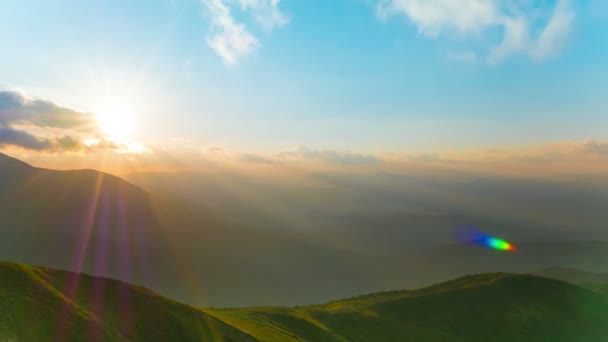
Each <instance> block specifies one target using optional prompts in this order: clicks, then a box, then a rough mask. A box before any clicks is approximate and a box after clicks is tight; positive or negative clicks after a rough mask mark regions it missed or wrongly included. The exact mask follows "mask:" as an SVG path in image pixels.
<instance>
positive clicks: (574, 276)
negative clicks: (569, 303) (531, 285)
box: [532, 267, 608, 295]
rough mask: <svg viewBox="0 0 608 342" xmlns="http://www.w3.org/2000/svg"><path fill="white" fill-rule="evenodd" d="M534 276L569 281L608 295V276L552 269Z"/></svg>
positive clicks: (581, 271) (538, 272)
mask: <svg viewBox="0 0 608 342" xmlns="http://www.w3.org/2000/svg"><path fill="white" fill-rule="evenodd" d="M532 274H534V275H537V276H541V277H546V278H551V279H558V280H563V281H567V282H570V283H573V284H577V285H579V286H582V287H584V288H587V289H590V290H593V291H596V292H599V293H601V294H604V295H608V274H606V273H596V272H589V271H584V270H579V269H574V268H565V267H551V268H546V269H542V270H539V271H536V272H532Z"/></svg>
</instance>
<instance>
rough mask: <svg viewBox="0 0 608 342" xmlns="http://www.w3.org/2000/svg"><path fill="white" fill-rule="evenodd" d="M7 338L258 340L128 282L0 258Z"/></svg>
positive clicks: (0, 318) (0, 330) (1, 333)
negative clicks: (8, 261) (9, 261)
mask: <svg viewBox="0 0 608 342" xmlns="http://www.w3.org/2000/svg"><path fill="white" fill-rule="evenodd" d="M0 279H2V282H1V283H0V308H1V310H0V340H2V341H25V342H27V341H253V338H251V337H249V336H247V335H246V334H244V333H243V332H241V331H239V330H237V329H235V328H233V327H231V326H229V325H227V324H225V323H222V322H221V321H219V320H217V319H215V318H213V317H211V316H209V315H206V314H205V313H203V312H201V311H199V310H196V309H194V308H192V307H189V306H187V305H183V304H180V303H177V302H175V301H172V300H170V299H167V298H164V297H161V296H159V295H157V294H155V293H153V292H151V291H149V290H147V289H145V288H142V287H136V286H131V285H128V284H126V283H123V282H120V281H116V280H112V279H107V278H99V277H92V276H88V275H85V274H76V273H70V272H64V271H57V270H52V269H48V268H42V267H32V266H26V265H22V264H15V263H7V262H0Z"/></svg>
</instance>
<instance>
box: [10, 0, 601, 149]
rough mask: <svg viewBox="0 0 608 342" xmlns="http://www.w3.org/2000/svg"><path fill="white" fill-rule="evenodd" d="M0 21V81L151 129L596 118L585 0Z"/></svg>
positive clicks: (263, 4)
mask: <svg viewBox="0 0 608 342" xmlns="http://www.w3.org/2000/svg"><path fill="white" fill-rule="evenodd" d="M506 3H510V5H506ZM531 3H534V5H531ZM218 6H219V7H218ZM226 10H227V11H229V17H228V19H229V21H228V22H227V21H226V18H227V17H226ZM560 11H561V12H560ZM558 12H559V13H558ZM558 14H559V15H561V17H560V18H557V15H558ZM553 19H555V21H554V22H553V23H554V25H553V26H554V29H553V30H552V31H553V32H552V33H551V34H546V35H545V36H546V37H545V38H541V36H542V35H543V32H544V31H545V30H547V28H548V27H549V26H550V24H551V23H552V20H553ZM560 20H561V21H560ZM555 23H557V24H555ZM517 25H522V26H521V27H525V28H524V29H522V28H521V27H520V26H517ZM0 30H1V31H0V32H2V33H1V35H0V39H1V40H2V45H3V46H4V47H5V48H4V49H3V53H2V54H0V74H1V75H3V78H2V79H1V80H0V86H1V87H2V88H3V89H19V90H20V91H22V92H23V93H25V94H28V96H32V97H42V98H48V99H52V100H53V101H56V102H58V103H60V104H61V105H62V106H65V107H69V108H75V109H78V110H82V111H95V110H96V108H98V107H99V106H100V105H103V103H106V102H112V101H119V102H121V103H128V106H129V108H130V112H131V113H132V116H133V118H132V121H133V125H134V128H133V129H132V133H131V135H132V136H133V138H134V139H137V140H139V141H142V142H145V143H148V144H156V145H162V144H165V143H167V142H168V141H174V140H176V138H177V139H178V140H180V141H185V142H188V144H190V145H194V146H201V147H203V146H222V147H225V148H229V149H234V150H240V151H249V152H268V151H274V152H278V151H281V150H284V149H289V148H293V147H295V146H299V145H306V146H310V147H313V148H327V149H337V150H354V151H362V152H366V153H372V152H377V151H382V152H384V151H394V152H401V151H406V152H407V151H411V152H435V151H442V150H445V149H450V148H472V147H484V146H485V147H491V146H506V145H507V146H508V145H527V144H542V143H547V142H556V141H563V140H585V139H597V140H603V139H605V137H606V135H607V134H608V131H607V129H606V127H608V115H607V109H608V97H607V96H605V93H606V90H607V89H608V62H606V61H608V43H607V42H606V39H605V37H606V36H608V5H606V3H605V2H604V1H600V0H586V1H584V0H581V1H574V0H571V1H568V0H562V1H556V0H551V1H550V0H546V1H534V2H530V1H525V0H521V1H511V2H504V1H500V0H458V1H444V0H426V1H424V0H331V1H328V0H323V1H322V0H282V1H277V2H275V1H273V0H223V1H220V0H173V1H170V0H163V1H146V2H143V1H100V2H86V3H85V2H82V1H62V2H60V3H58V2H50V1H30V0H23V1H19V2H13V3H12V4H5V5H3V10H2V11H1V12H0ZM235 30H236V31H235ZM518 30H519V31H518ZM522 30H523V33H522V32H521V31H522ZM547 31H549V30H547ZM511 36H512V37H511ZM509 37H511V38H512V39H511V38H509ZM513 37H514V38H513ZM507 38H509V39H510V40H509V39H507ZM214 39H216V40H215V44H214ZM218 44H219V45H221V44H224V47H226V46H228V47H227V49H228V53H226V52H224V54H222V52H221V51H220V50H219V49H218ZM225 44H228V45H225ZM230 44H233V45H230ZM239 44H240V45H239ZM501 46H502V47H501Z"/></svg>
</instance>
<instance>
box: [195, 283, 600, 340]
mask: <svg viewBox="0 0 608 342" xmlns="http://www.w3.org/2000/svg"><path fill="white" fill-rule="evenodd" d="M205 311H206V312H208V313H209V314H211V315H214V316H215V317H218V318H220V319H222V320H223V321H225V322H227V323H229V324H232V325H234V326H236V327H239V328H240V329H242V330H243V331H245V332H247V333H249V334H251V335H252V336H254V337H256V338H258V339H260V340H265V341H299V340H305V341H599V340H605V339H606V338H608V327H607V326H606V324H605V319H606V317H608V301H607V300H606V299H605V298H604V297H602V296H601V295H599V294H596V293H594V292H591V291H588V290H585V289H582V288H579V287H577V286H574V285H571V284H568V283H564V282H561V281H556V280H551V279H543V278H538V277H534V276H529V275H512V274H500V273H497V274H484V275H476V276H467V277H464V278H460V279H457V280H453V281H450V282H446V283H442V284H439V285H436V286H432V287H428V288H424V289H420V290H415V291H396V292H386V293H378V294H373V295H368V296H362V297H358V298H353V299H348V300H342V301H337V302H333V303H329V304H325V305H318V306H310V307H303V308H294V309H287V308H250V309H225V310H205Z"/></svg>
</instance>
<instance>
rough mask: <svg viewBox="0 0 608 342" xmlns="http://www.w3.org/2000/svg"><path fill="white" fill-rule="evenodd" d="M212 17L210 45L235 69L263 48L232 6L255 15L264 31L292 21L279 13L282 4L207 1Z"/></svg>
mask: <svg viewBox="0 0 608 342" xmlns="http://www.w3.org/2000/svg"><path fill="white" fill-rule="evenodd" d="M203 2H204V4H205V5H206V8H207V10H208V13H209V15H210V17H211V34H210V36H209V37H208V38H207V44H208V45H209V46H210V47H211V48H212V49H213V50H214V51H215V52H216V53H217V54H218V55H219V56H220V57H222V59H223V60H224V62H226V63H227V64H230V65H234V64H236V63H237V62H238V61H239V59H240V58H241V57H243V56H245V55H247V54H250V53H252V52H253V51H255V50H256V49H257V48H259V47H260V46H261V43H260V41H259V40H258V38H257V37H256V36H255V35H254V34H253V33H251V31H250V30H249V29H248V27H247V26H246V25H245V24H244V23H242V22H238V21H237V20H236V19H235V17H234V16H233V14H232V10H231V5H234V4H235V3H238V5H239V6H240V8H241V9H242V10H243V11H244V12H246V13H248V14H249V15H251V16H252V17H253V18H254V19H255V21H256V22H257V23H258V25H259V26H261V27H262V28H263V29H265V30H267V31H271V30H272V29H274V28H275V27H279V26H283V25H285V24H287V23H288V22H289V17H288V16H287V15H286V14H285V13H283V12H282V11H281V10H280V9H279V2H280V0H238V1H237V0H203Z"/></svg>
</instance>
